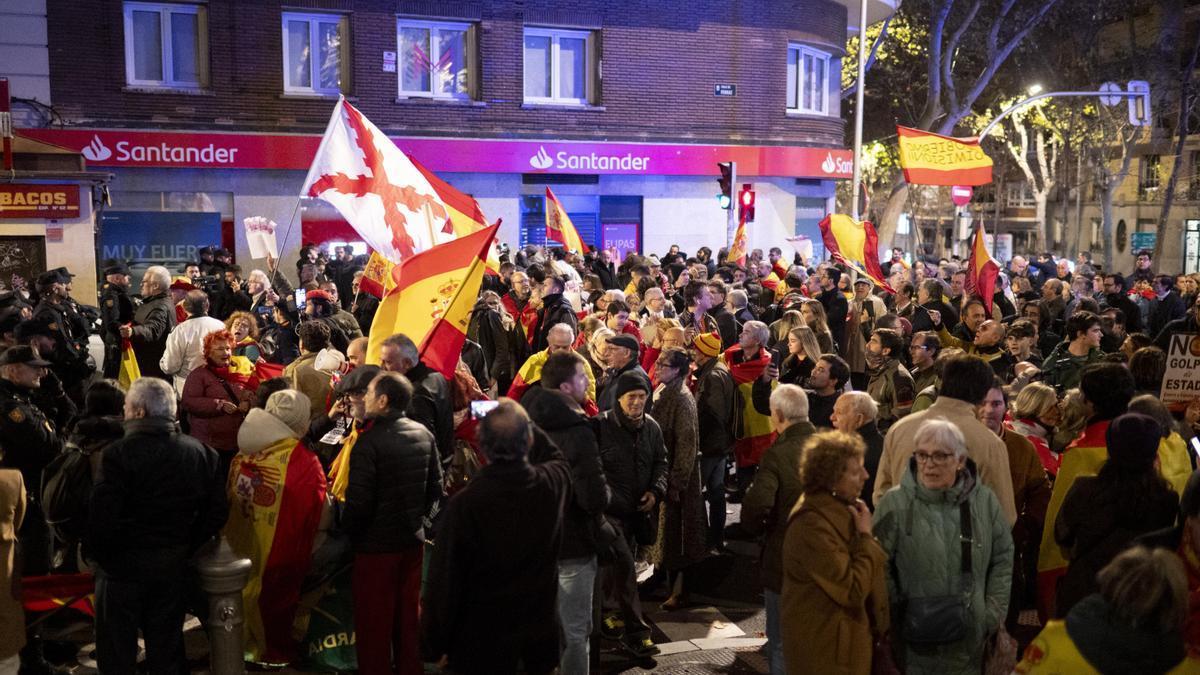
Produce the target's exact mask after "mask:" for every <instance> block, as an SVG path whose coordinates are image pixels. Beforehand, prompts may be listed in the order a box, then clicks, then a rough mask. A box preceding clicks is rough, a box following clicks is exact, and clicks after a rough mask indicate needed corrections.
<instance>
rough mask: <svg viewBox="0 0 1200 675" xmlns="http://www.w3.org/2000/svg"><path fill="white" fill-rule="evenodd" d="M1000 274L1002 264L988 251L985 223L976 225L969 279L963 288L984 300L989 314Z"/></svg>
mask: <svg viewBox="0 0 1200 675" xmlns="http://www.w3.org/2000/svg"><path fill="white" fill-rule="evenodd" d="M999 276H1000V264H999V263H997V262H996V261H995V260H993V259H992V254H990V253H988V250H987V241H986V239H985V238H984V231H983V223H982V222H981V223H979V225H977V226H976V227H975V241H973V242H972V243H971V257H970V258H968V260H967V281H966V283H965V284H963V290H965V291H966V292H967V293H973V294H975V295H978V296H979V299H980V300H983V306H984V308H985V309H987V312H988V314H991V313H992V296H993V295H994V294H995V292H996V278H997V277H999Z"/></svg>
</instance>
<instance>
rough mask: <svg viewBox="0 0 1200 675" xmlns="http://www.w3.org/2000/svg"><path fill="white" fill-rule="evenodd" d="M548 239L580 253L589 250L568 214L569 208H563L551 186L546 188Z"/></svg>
mask: <svg viewBox="0 0 1200 675" xmlns="http://www.w3.org/2000/svg"><path fill="white" fill-rule="evenodd" d="M546 241H557V242H558V243H560V244H562V245H563V248H565V249H567V250H568V251H577V252H578V253H585V252H586V251H587V246H585V245H584V243H583V239H581V238H580V237H579V231H578V230H576V229H575V225H574V224H573V223H572V222H571V217H570V216H568V215H567V210H566V209H564V208H563V206H562V204H561V203H560V202H559V201H558V197H555V196H554V192H552V191H551V190H550V188H546Z"/></svg>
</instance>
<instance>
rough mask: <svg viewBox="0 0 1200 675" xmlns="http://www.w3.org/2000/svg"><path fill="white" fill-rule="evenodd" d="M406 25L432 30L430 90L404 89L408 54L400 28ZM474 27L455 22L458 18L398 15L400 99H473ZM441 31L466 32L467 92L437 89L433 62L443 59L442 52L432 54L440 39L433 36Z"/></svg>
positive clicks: (397, 79)
mask: <svg viewBox="0 0 1200 675" xmlns="http://www.w3.org/2000/svg"><path fill="white" fill-rule="evenodd" d="M402 28H425V29H427V30H429V51H430V54H429V60H430V62H431V63H430V73H429V91H416V90H408V89H404V77H403V75H404V73H403V68H404V66H403V65H402V64H403V59H404V56H405V54H404V52H403V50H402V47H401V44H400V30H401V29H402ZM472 28H473V26H472V25H471V24H470V23H462V22H454V21H427V20H424V19H409V18H407V17H399V18H397V19H396V60H397V64H396V91H397V92H399V95H400V98H432V99H444V100H450V101H469V100H471V96H472V94H471V91H472V84H473V79H474V77H475V73H474V68H473V64H472V59H471V53H472V50H473V45H472V44H471V40H473V39H474V35H475V31H474V30H472ZM437 30H455V31H462V32H463V34H464V36H465V37H464V38H463V42H464V45H465V49H464V53H463V59H464V60H465V61H466V63H465V64H464V65H465V66H466V68H467V90H466V91H464V92H450V93H446V92H444V91H437V86H435V85H436V82H437V77H436V75H435V74H434V73H433V68H432V64H433V63H437V61H438V59H439V58H440V55H438V54H433V53H432V52H433V50H434V45H435V44H436V40H434V39H433V33H434V31H437Z"/></svg>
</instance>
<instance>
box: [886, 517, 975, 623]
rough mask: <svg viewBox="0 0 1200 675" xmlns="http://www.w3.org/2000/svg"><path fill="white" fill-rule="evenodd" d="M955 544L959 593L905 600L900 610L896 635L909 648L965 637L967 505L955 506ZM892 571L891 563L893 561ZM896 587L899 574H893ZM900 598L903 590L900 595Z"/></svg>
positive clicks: (967, 612) (970, 584)
mask: <svg viewBox="0 0 1200 675" xmlns="http://www.w3.org/2000/svg"><path fill="white" fill-rule="evenodd" d="M959 514H960V528H961V533H960V535H959V543H960V545H961V546H962V590H961V591H960V592H959V593H956V594H953V595H940V596H934V597H930V598H905V599H904V602H903V606H902V608H901V622H900V636H901V638H903V640H904V641H905V642H907V643H909V644H912V645H923V646H928V645H943V644H948V643H951V642H957V641H959V640H961V639H963V638H965V637H966V636H967V626H968V625H969V623H970V621H971V614H970V610H971V601H970V599H971V592H972V590H973V586H974V576H973V575H972V573H971V546H972V545H973V543H974V540H973V539H972V536H971V534H972V533H971V505H970V504H969V503H968V502H965V501H964V502H963V503H962V504H960V505H959ZM908 520H909V523H908V533H909V534H910V535H911V534H912V510H909V512H908ZM892 565H893V569H894V566H895V562H894V560H893V563H892ZM895 577H896V584H897V586H899V584H900V575H899V574H895ZM900 595H901V597H903V591H901V593H900Z"/></svg>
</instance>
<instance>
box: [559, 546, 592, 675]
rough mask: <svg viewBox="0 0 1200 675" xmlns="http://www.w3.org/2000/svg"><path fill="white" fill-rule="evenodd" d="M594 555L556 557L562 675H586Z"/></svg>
mask: <svg viewBox="0 0 1200 675" xmlns="http://www.w3.org/2000/svg"><path fill="white" fill-rule="evenodd" d="M595 585H596V556H592V557H590V558H571V559H569V560H560V561H558V626H559V629H560V632H561V634H562V658H561V659H560V660H559V670H560V672H561V673H562V675H587V672H588V666H589V664H588V659H589V654H588V648H589V645H588V640H589V638H590V637H591V634H592V591H593V589H594V588H595Z"/></svg>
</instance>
